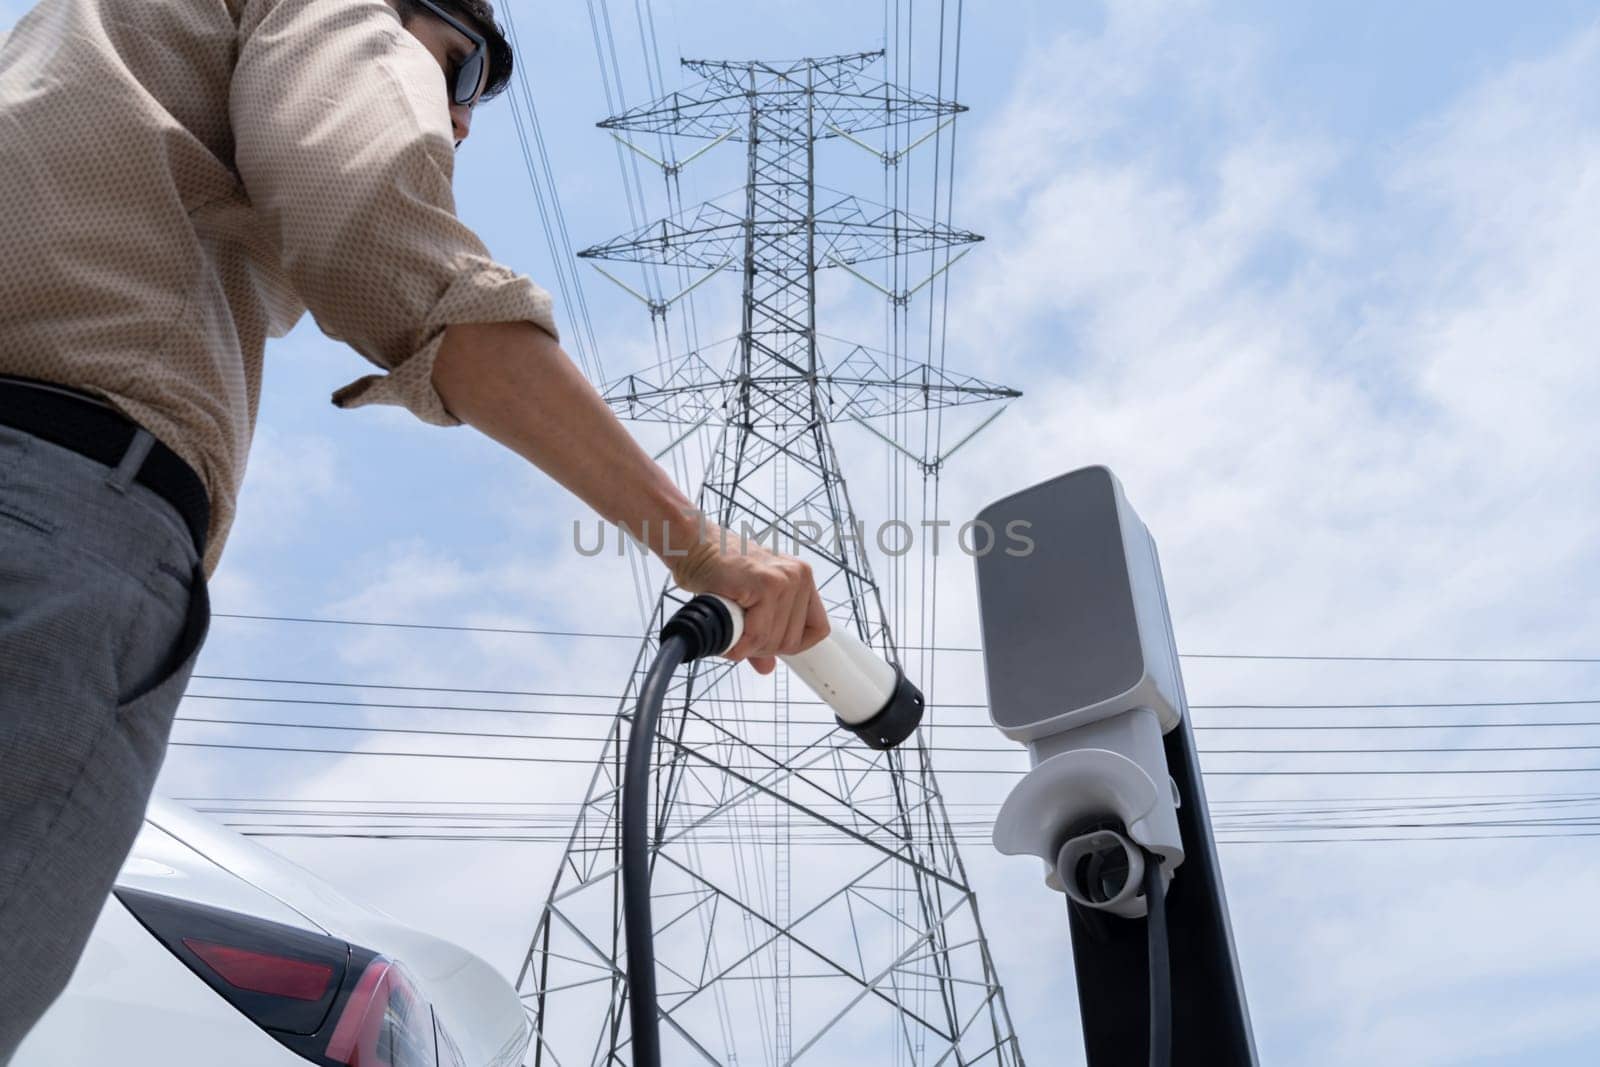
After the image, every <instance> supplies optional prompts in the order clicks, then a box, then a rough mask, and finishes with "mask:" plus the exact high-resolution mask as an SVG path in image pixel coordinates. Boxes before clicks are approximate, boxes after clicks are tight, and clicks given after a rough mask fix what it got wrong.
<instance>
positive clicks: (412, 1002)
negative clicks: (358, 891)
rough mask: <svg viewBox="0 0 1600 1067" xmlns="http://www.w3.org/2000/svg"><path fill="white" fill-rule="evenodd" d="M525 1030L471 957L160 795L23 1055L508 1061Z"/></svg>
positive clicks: (171, 1060) (179, 1064)
mask: <svg viewBox="0 0 1600 1067" xmlns="http://www.w3.org/2000/svg"><path fill="white" fill-rule="evenodd" d="M531 1035H532V1028H531V1026H530V1024H529V1021H528V1016H527V1013H526V1012H525V1011H523V1008H522V1004H521V1002H520V1001H519V1000H518V999H517V995H516V991H515V990H513V989H512V987H511V985H510V983H508V982H507V981H506V980H505V979H504V978H503V977H502V976H501V975H500V974H498V973H497V972H496V971H495V970H494V969H493V968H491V967H490V966H489V965H488V964H487V963H485V962H484V961H483V960H482V959H480V958H479V957H477V956H475V955H473V954H472V953H470V952H468V951H467V950H465V949H463V948H461V947H460V946H458V945H453V944H451V943H450V942H448V941H442V940H440V939H439V938H436V937H431V936H429V935H428V934H424V933H421V932H419V931H417V930H414V929H411V928H410V927H407V926H402V925H401V924H400V923H398V922H396V921H394V920H393V919H390V918H389V917H387V916H385V915H383V914H381V913H379V912H377V911H374V910H372V909H370V908H366V907H363V906H361V905H359V904H355V903H353V902H352V901H351V900H349V899H348V898H347V897H345V896H344V895H343V894H341V893H340V892H338V891H337V890H335V889H333V888H332V887H331V886H329V885H327V884H326V883H324V882H322V881H319V880H318V879H317V878H316V877H314V876H313V875H311V874H309V873H308V872H306V871H305V870H303V869H302V868H300V867H297V866H295V865H294V864H292V863H290V862H288V861H287V860H285V859H283V858H282V857H281V856H278V855H277V854H276V853H273V852H270V851H268V850H267V849H265V848H262V847H261V846H259V845H257V844H254V843H253V842H251V841H247V840H246V839H245V838H243V837H241V836H239V835H238V834H236V833H234V832H232V831H231V830H228V829H225V828H224V827H221V826H218V825H217V824H216V823H214V822H211V821H210V820H208V819H205V818H202V817H201V816H200V815H197V814H196V813H195V812H193V811H191V810H189V809H188V808H185V807H183V806H182V805H180V804H177V803H175V802H173V801H169V800H163V799H160V798H158V799H156V800H155V801H153V802H152V803H151V805H150V809H149V811H148V812H147V813H146V815H145V824H144V828H143V830H142V832H141V833H140V835H139V839H138V841H137V843H136V844H135V845H134V848H133V852H132V854H131V855H130V856H129V857H128V861H127V863H126V864H124V865H123V869H122V873H121V874H120V875H118V877H117V887H116V890H115V892H114V893H113V894H112V897H111V899H110V900H109V901H107V903H106V907H105V910H104V911H103V912H102V913H101V915H100V919H99V922H98V924H97V925H96V926H95V929H94V934H93V935H92V936H91V938H90V939H89V946H88V949H87V950H86V951H85V952H84V955H83V958H82V959H81V960H80V961H79V963H78V967H77V970H76V971H75V972H74V973H73V976H72V980H71V982H70V983H69V984H68V985H67V989H66V992H65V993H63V994H62V996H61V999H60V1000H58V1001H57V1002H56V1003H55V1004H54V1005H53V1006H52V1007H51V1009H50V1011H49V1012H48V1013H46V1015H45V1016H44V1018H43V1019H41V1020H40V1021H39V1025H38V1026H37V1027H35V1028H34V1030H33V1032H32V1033H31V1034H29V1035H28V1038H27V1040H25V1041H24V1042H23V1044H22V1047H21V1049H20V1050H19V1051H18V1052H17V1055H16V1058H15V1059H14V1060H13V1061H12V1064H13V1067H85V1065H88V1064H119V1065H126V1067H144V1065H150V1067H154V1065H157V1064H160V1065H161V1067H191V1065H192V1067H217V1065H219V1064H227V1065H229V1067H294V1065H296V1064H299V1065H301V1067H304V1064H305V1063H306V1062H307V1061H309V1062H311V1063H315V1064H323V1065H334V1064H339V1065H344V1067H512V1065H514V1064H519V1063H521V1062H522V1055H523V1053H524V1051H526V1049H527V1047H528V1041H529V1039H530V1037H531Z"/></svg>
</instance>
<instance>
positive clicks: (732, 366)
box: [518, 53, 1022, 1067]
mask: <svg viewBox="0 0 1600 1067" xmlns="http://www.w3.org/2000/svg"><path fill="white" fill-rule="evenodd" d="M881 54H882V53H863V54H858V55H849V56H838V57H833V58H828V59H807V60H799V61H794V62H781V63H773V62H740V63H730V62H686V63H685V66H686V67H688V68H689V69H691V70H692V71H693V72H695V73H696V74H698V75H700V76H701V77H702V78H703V79H704V80H703V81H702V82H700V83H699V84H698V85H697V86H695V88H694V89H693V90H692V91H689V92H686V93H685V92H679V93H673V94H671V95H670V96H668V97H665V98H663V99H661V100H658V101H655V102H653V103H650V104H647V105H644V106H642V107H638V108H634V109H632V110H630V111H627V112H625V113H624V114H621V115H617V116H614V117H612V118H609V119H607V120H606V121H605V122H602V123H601V124H600V125H601V126H602V127H606V128H609V129H611V130H614V131H617V130H631V131H644V132H649V133H668V134H677V135H683V136H689V137H700V138H706V139H711V140H712V141H713V142H717V141H723V140H732V141H742V142H743V143H744V145H745V150H746V154H747V158H748V177H747V182H746V186H745V189H744V199H743V211H742V212H735V211H733V210H729V209H727V208H724V207H719V206H716V205H715V204H704V205H701V206H700V207H698V208H696V209H694V210H693V211H692V212H683V213H680V214H679V215H678V216H676V217H670V218H666V219H662V220H660V221H657V222H654V223H651V224H649V225H648V226H645V227H643V228H642V229H640V230H638V231H637V232H634V233H631V234H628V235H625V236H623V237H619V238H617V239H615V240H613V241H609V242H607V243H605V244H603V245H600V246H597V247H594V248H591V249H588V250H586V251H585V252H583V253H580V254H581V255H583V256H585V257H591V258H598V259H611V260H625V261H634V262H645V263H657V264H664V265H668V266H690V267H697V268H700V269H703V270H707V271H716V270H722V269H740V270H742V274H743V319H742V328H741V331H740V334H739V336H738V338H737V340H736V342H735V343H734V345H733V348H732V351H731V352H730V353H728V354H727V355H726V356H724V357H722V358H716V357H715V356H714V354H709V353H699V352H691V353H689V354H687V355H685V356H683V357H681V358H679V359H678V360H676V361H674V362H673V363H672V364H670V365H669V366H667V367H666V368H665V369H664V370H662V371H660V372H658V373H657V374H655V375H643V374H636V375H629V376H627V377H625V378H623V379H621V380H620V381H618V382H615V383H613V384H612V385H611V386H610V387H608V388H607V389H606V391H605V393H606V397H607V399H608V400H609V401H610V402H611V403H612V404H613V405H614V406H615V407H616V409H617V410H618V413H619V414H620V415H622V416H623V417H624V418H632V419H638V420H653V421H661V422H674V423H682V424H686V425H688V426H689V427H690V429H691V430H692V429H695V428H699V427H702V426H710V427H713V428H719V430H720V432H719V436H718V445H717V448H716V452H715V454H714V459H713V460H712V462H711V465H710V468H709V470H708V471H707V474H706V477H705V481H704V483H703V485H702V487H701V489H700V495H699V503H700V506H701V508H702V509H703V510H704V512H705V513H706V514H707V515H708V516H710V517H712V518H713V519H714V520H715V521H717V522H718V523H719V524H720V525H721V526H722V527H723V528H725V529H727V530H730V531H733V532H734V533H736V534H737V533H738V532H739V531H741V530H752V531H754V532H755V533H756V534H757V535H759V536H760V538H761V540H762V542H763V543H764V544H769V545H771V544H772V543H773V542H774V540H776V541H777V542H778V543H779V547H781V548H783V549H784V550H786V551H798V553H799V554H801V555H803V556H805V557H806V558H807V559H808V560H809V561H810V562H811V564H812V567H813V570H814V573H815V575H816V578H817V584H818V587H819V588H820V589H821V591H822V596H823V600H824V602H825V603H826V604H827V606H828V609H829V614H830V615H831V616H832V618H833V620H834V625H836V626H841V625H842V626H851V627H854V628H855V630H856V632H857V633H858V634H860V635H861V637H862V638H863V639H864V640H866V641H867V642H868V643H869V644H872V645H873V646H875V647H876V648H878V649H879V650H880V651H881V652H882V653H883V654H884V655H885V656H886V657H887V658H889V659H891V660H896V661H897V660H898V658H899V657H898V654H897V652H896V647H895V642H894V638H893V635H892V634H891V633H890V631H889V627H888V625H887V620H886V617H885V611H884V606H883V602H882V598H881V596H880V593H879V587H878V585H877V583H876V582H875V581H874V579H873V575H872V571H871V568H870V566H869V562H868V558H867V556H866V554H865V552H864V551H863V550H862V544H861V541H860V538H859V528H858V525H857V521H856V518H855V512H854V511H853V509H852V507H851V503H850V499H849V496H848V493H847V491H846V484H845V480H844V478H843V476H842V474H841V472H840V467H839V459H838V455H837V454H836V452H835V450H834V445H833V440H832V437H831V435H830V431H829V426H830V423H833V422H837V421H839V420H841V419H855V420H870V419H876V418H882V417H883V416H886V415H891V414H894V413H897V412H909V411H926V410H929V409H933V408H937V407H943V406H951V405H957V404H967V403H975V402H981V401H987V400H995V399H1001V398H1007V397H1013V396H1016V395H1018V394H1017V393H1016V392H1015V391H1014V390H1010V389H1005V388H1001V387H998V386H993V385H989V384H987V383H984V382H980V381H978V380H976V379H972V378H967V377H963V376H959V375H953V374H947V373H945V372H944V371H942V370H941V369H938V368H935V367H932V366H930V365H927V364H913V365H910V366H909V368H908V369H903V370H900V371H898V372H896V371H895V370H894V369H893V365H892V364H891V362H890V361H889V360H887V359H885V358H884V356H885V354H884V353H879V352H875V351H872V350H870V349H867V348H865V347H861V346H854V347H848V346H841V348H842V349H843V350H842V351H841V352H839V353H838V354H837V356H834V355H833V354H831V353H826V354H825V353H823V352H821V351H819V345H818V332H817V323H816V274H817V271H818V269H819V268H824V267H827V266H830V265H837V266H843V267H846V268H847V269H850V268H849V265H850V264H853V263H857V262H863V261H870V260H874V259H882V258H885V257H889V256H894V255H899V254H904V253H908V252H913V251H923V252H928V251H931V250H934V249H939V248H946V247H949V246H954V245H961V244H967V243H970V242H974V241H977V240H980V238H979V237H978V236H977V235H976V234H972V233H966V232H962V231H958V230H953V229H951V228H949V227H948V226H945V225H935V224H932V223H929V222H925V221H919V220H917V219H915V218H912V217H911V216H909V215H908V214H906V213H905V212H903V211H899V210H897V209H891V208H885V207H876V206H873V205H870V204H868V203H866V202H863V201H861V200H859V199H857V198H856V197H854V196H845V195H839V194H832V193H829V194H826V195H819V194H820V193H821V190H820V189H819V187H818V185H817V182H816V180H815V178H816V145H817V142H818V141H819V140H821V139H824V138H828V137H836V136H838V137H849V138H851V139H854V138H855V135H856V134H859V133H862V132H863V131H867V130H874V129H880V128H882V127H884V126H887V125H890V124H895V123H905V124H911V123H916V122H920V121H923V120H939V119H941V118H942V117H944V116H948V115H951V114H953V113H955V112H956V111H959V110H963V109H962V108H961V107H960V106H959V105H957V104H955V103H953V102H947V101H942V100H937V99H934V98H932V97H928V96H923V95H920V94H916V93H911V92H908V91H906V90H905V89H903V88H901V87H898V86H895V85H890V84H884V83H881V82H874V81H870V80H868V79H866V78H865V76H864V72H865V71H866V69H867V68H868V67H869V66H871V65H872V63H873V62H874V61H875V60H876V59H877V58H878V57H879V56H880V55H881ZM857 143H858V144H859V143H860V142H859V141H858V142H857ZM697 284H698V283H697ZM897 299H899V300H900V301H901V302H903V299H904V297H903V295H902V296H901V297H900V298H897ZM652 311H653V312H655V313H657V314H659V313H662V312H663V311H664V306H663V305H661V304H652ZM686 432H687V431H686ZM683 599H684V597H683V595H682V594H680V593H677V592H676V591H674V590H673V589H671V588H670V587H669V588H668V589H665V590H663V593H662V596H661V598H660V599H659V600H658V602H657V605H656V609H655V618H654V620H653V622H652V625H651V627H650V631H651V636H648V637H647V638H646V639H645V641H644V643H643V645H642V647H641V648H640V651H639V656H638V659H637V660H636V662H635V666H634V669H633V672H632V675H631V677H630V681H629V684H628V687H627V691H626V692H625V693H624V695H623V699H622V703H621V707H620V708H619V714H618V718H617V721H616V723H615V724H614V726H613V728H612V731H611V734H610V736H609V738H608V740H607V742H606V748H605V752H604V754H603V756H602V758H601V759H600V761H599V763H598V764H597V766H596V768H595V772H594V777H593V779H592V780H591V783H590V786H589V791H588V795H587V797H586V799H585V802H584V804H583V806H582V808H581V811H580V815H579V817H578V820H577V823H576V826H575V827H574V829H573V833H572V837H571V840H570V842H569V844H568V846H567V850H566V854H565V856H564V857H563V859H562V862H561V866H560V868H559V870H558V873H557V876H556V879H555V883H554V885H553V886H552V887H551V891H550V895H549V897H548V899H547V901H546V903H545V906H544V910H543V913H542V915H541V917H540V920H539V923H538V926H537V928H536V931H535V934H534V939H533V943H532V945H531V947H530V949H529V951H528V955H527V957H526V960H525V962H524V965H523V968H522V972H521V974H520V976H519V979H518V989H519V992H520V993H521V995H522V996H523V998H524V1003H525V1004H526V1005H527V1008H528V1010H529V1013H530V1015H531V1016H532V1019H533V1024H534V1028H535V1031H536V1037H535V1044H534V1046H533V1048H532V1049H531V1050H530V1062H531V1063H533V1064H538V1065H541V1067H542V1065H544V1064H553V1065H560V1067H571V1065H574V1064H580V1063H585V1064H614V1063H616V1064H625V1063H627V1062H629V1050H628V1042H629V1035H628V1023H627V1008H626V1004H625V988H624V984H623V974H624V968H625V966H626V960H625V958H624V951H623V945H622V937H621V891H620V886H621V881H620V877H619V868H618V863H619V860H620V855H621V836H620V830H619V826H618V821H617V814H618V809H619V806H620V797H621V788H620V787H621V778H622V761H623V751H624V748H625V742H626V729H625V723H626V722H627V721H628V720H629V718H630V717H631V715H632V711H633V707H634V702H635V700H636V697H637V691H638V686H639V683H640V682H641V681H642V678H643V673H644V670H645V668H646V667H647V665H648V663H649V660H650V658H651V657H652V656H653V653H654V649H655V638H654V636H653V635H654V633H655V631H656V630H658V629H659V626H660V624H661V622H662V621H663V619H664V618H665V616H666V615H667V614H669V613H670V612H671V611H672V610H674V609H675V607H676V606H677V604H678V603H680V602H681V601H682V600H683ZM786 673H787V672H786V671H785V669H784V668H782V667H780V668H779V670H778V672H777V677H776V679H775V681H773V682H772V683H769V689H768V692H769V693H770V695H762V696H759V697H756V696H750V695H747V694H746V693H745V692H744V687H745V686H746V685H755V684H756V680H755V678H754V676H751V675H750V673H749V672H748V671H747V670H744V669H743V668H738V669H737V670H736V669H734V668H732V667H731V666H730V665H729V664H727V663H726V662H725V661H721V660H712V661H707V662H702V663H699V664H695V665H692V667H691V668H689V669H685V670H683V671H680V672H679V676H678V678H677V680H676V682H675V686H674V689H673V690H672V692H671V693H670V694H669V696H668V699H667V703H666V706H665V708H664V710H663V712H662V717H661V722H660V725H659V731H658V740H657V746H656V755H655V795H654V797H653V798H652V813H653V817H654V824H655V840H654V847H655V854H654V857H655V864H654V875H653V883H652V895H653V897H654V900H655V923H656V956H657V969H658V975H659V977H658V982H659V986H660V1004H661V1009H662V1013H663V1019H662V1041H663V1048H664V1058H665V1060H666V1061H667V1062H669V1063H673V1064H678V1063H698V1062H710V1063H717V1064H722V1063H727V1064H735V1063H738V1064H751V1065H754V1064H788V1063H791V1062H795V1061H800V1060H804V1061H805V1062H807V1063H813V1062H814V1063H822V1064H833V1063H873V1064H877V1063H888V1062H893V1061H895V1060H897V1059H904V1060H905V1061H907V1062H911V1063H917V1064H941V1065H943V1064H949V1065H952V1067H954V1065H956V1064H1000V1065H1012V1064H1021V1062H1022V1057H1021V1052H1020V1050H1019V1048H1018V1046H1017V1042H1016V1038H1015V1036H1014V1035H1013V1033H1012V1028H1011V1021H1010V1017H1009V1014H1008V1012H1007V1010H1006V1005H1005V998H1004V993H1003V991H1002V990H1001V987H1000V984H999V981H998V978H997V977H996V975H995V971H994V966H993V963H992V961H991V959H990V956H989V951H988V945H987V943H986V941H985V939H984V934H983V929H982V926H981V923H980V920H979V916H978V910H977V904H976V900H975V898H974V896H973V893H972V890H971V889H970V888H969V886H968V883H967V879H966V874H965V870H964V868H963V867H962V863H961V858H960V856H959V855H958V853H957V849H956V843H955V838H954V835H953V832H952V829H951V825H950V822H949V819H948V816H947V814H946V812H945V808H944V802H943V800H942V798H941V796H940V792H939V788H938V784H937V781H936V779H935V776H934V770H933V767H932V765H931V761H930V754H929V752H928V750H927V749H926V748H925V747H923V743H922V738H921V735H920V733H919V734H918V736H917V737H916V738H914V739H913V741H911V742H908V743H907V744H906V745H905V746H903V747H902V748H901V749H900V750H898V751H896V752H893V753H887V754H886V753H879V752H874V751H872V750H870V749H867V748H866V747H865V746H863V745H862V744H861V743H860V742H859V741H857V740H856V738H855V737H854V736H853V735H850V734H848V733H846V732H845V731H842V730H839V729H837V728H836V727H835V725H834V723H833V720H832V717H831V713H830V712H829V711H828V709H827V708H826V707H825V706H824V705H822V704H820V702H817V701H815V700H813V699H811V696H810V694H809V693H808V692H806V691H805V689H804V687H803V686H793V687H792V689H793V694H794V699H791V698H790V689H791V686H790V684H789V683H788V680H787V678H786V677H784V675H786Z"/></svg>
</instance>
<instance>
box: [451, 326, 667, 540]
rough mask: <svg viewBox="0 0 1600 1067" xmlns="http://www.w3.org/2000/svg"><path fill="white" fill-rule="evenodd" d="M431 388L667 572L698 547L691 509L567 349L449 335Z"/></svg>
mask: <svg viewBox="0 0 1600 1067" xmlns="http://www.w3.org/2000/svg"><path fill="white" fill-rule="evenodd" d="M433 384H434V388H436V389H437V390H438V391H439V396H440V398H441V399H442V400H443V401H444V405H445V407H446V408H448V409H449V410H450V413H451V414H453V415H454V416H455V417H456V418H458V419H460V420H461V421H462V422H465V423H467V424H468V425H470V426H473V427H475V428H476V429H478V430H480V431H482V432H483V433H484V434H486V435H488V436H489V437H491V438H493V439H494V440H496V441H498V442H500V443H501V444H503V445H505V446H506V447H507V448H510V449H512V450H513V451H515V452H517V453H518V454H519V455H521V456H522V457H524V458H525V459H527V460H528V461H529V462H530V463H532V464H534V465H535V466H537V467H538V468H539V469H541V470H543V471H544V472H545V473H546V474H549V475H550V476H551V477H552V478H554V479H555V480H556V481H558V482H560V483H561V484H562V485H563V486H565V487H566V488H567V489H569V490H570V491H571V492H572V493H573V494H574V495H576V496H577V497H578V498H579V499H581V500H582V501H584V503H586V504H588V505H589V506H590V507H592V508H594V510H595V511H596V512H598V513H599V515H600V516H601V517H602V518H604V519H606V520H607V521H609V522H615V523H619V524H621V525H622V526H624V527H626V528H627V529H628V530H629V531H630V532H631V533H632V534H633V535H634V536H635V537H640V538H642V539H644V540H645V541H646V543H647V544H648V545H649V546H650V548H651V549H652V550H653V551H655V552H656V553H657V554H658V555H661V554H662V553H663V550H664V549H670V551H671V553H672V555H671V557H669V558H667V563H668V564H669V565H671V564H673V563H675V562H676V561H677V559H678V558H679V557H678V555H677V554H678V553H679V552H682V551H683V550H684V549H686V548H687V547H688V546H689V545H690V544H692V543H693V541H694V539H695V537H696V535H697V533H698V532H699V521H698V518H697V517H696V516H695V515H694V510H693V508H694V506H693V504H692V502H691V501H690V500H689V499H688V498H687V497H685V496H684V495H683V492H682V491H681V490H680V489H679V488H678V487H677V486H676V485H674V484H673V482H672V479H671V478H670V477H668V476H667V473H666V472H665V471H663V470H662V469H661V467H660V465H658V464H657V463H656V462H655V461H654V460H652V459H651V458H650V457H649V456H648V455H647V454H646V453H645V451H644V449H642V448H640V447H639V444H638V442H636V441H635V440H634V439H633V436H632V435H631V434H629V433H628V431H627V430H626V429H625V428H624V427H623V425H622V423H621V422H619V421H618V420H617V417H616V415H615V414H613V413H612V411H611V408H610V407H609V406H607V404H606V402H605V401H604V400H602V399H601V398H600V394H599V393H597V392H596V391H595V389H594V386H592V385H591V384H590V383H589V380H588V379H587V378H585V377H584V376H583V374H582V372H581V371H579V369H578V368H577V366H575V365H574V364H573V362H572V360H571V359H570V358H569V357H568V356H567V354H566V352H564V351H563V350H562V348H561V346H560V345H559V344H558V343H557V342H556V340H555V339H554V338H552V337H551V336H550V335H549V334H548V333H546V332H544V331H543V330H541V329H540V328H539V327H537V326H535V325H533V324H532V323H528V322H495V323H460V324H456V325H453V326H450V327H448V328H447V329H446V330H445V335H444V341H443V343H442V344H441V345H440V347H439V354H438V358H437V360H436V362H435V363H434V368H433Z"/></svg>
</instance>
